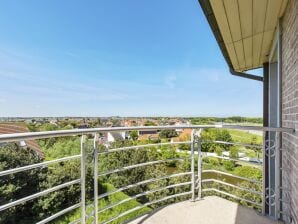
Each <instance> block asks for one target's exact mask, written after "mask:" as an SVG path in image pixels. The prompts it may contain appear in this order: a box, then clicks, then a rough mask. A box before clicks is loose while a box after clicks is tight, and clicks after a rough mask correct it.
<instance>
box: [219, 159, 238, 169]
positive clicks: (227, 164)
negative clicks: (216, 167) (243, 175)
mask: <svg viewBox="0 0 298 224" xmlns="http://www.w3.org/2000/svg"><path fill="white" fill-rule="evenodd" d="M222 165H223V166H224V168H225V169H226V170H228V171H232V170H234V168H235V162H234V161H230V160H224V161H223V162H222Z"/></svg>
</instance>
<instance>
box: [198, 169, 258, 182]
mask: <svg viewBox="0 0 298 224" xmlns="http://www.w3.org/2000/svg"><path fill="white" fill-rule="evenodd" d="M202 173H219V174H222V175H226V176H230V177H236V178H238V179H242V180H246V181H249V182H252V183H256V184H261V183H262V182H261V181H258V180H255V179H249V178H246V177H241V176H238V175H234V174H231V173H226V172H222V171H218V170H203V171H202Z"/></svg>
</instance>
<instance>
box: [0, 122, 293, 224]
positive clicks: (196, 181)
mask: <svg viewBox="0 0 298 224" xmlns="http://www.w3.org/2000/svg"><path fill="white" fill-rule="evenodd" d="M186 128H188V129H192V134H191V141H183V142H173V143H171V142H168V143H156V144H146V145H138V146H127V147H121V148H113V149H108V150H106V151H99V150H98V145H97V141H98V137H99V133H106V132H119V131H132V130H167V129H186ZM204 128H225V129H240V130H258V131H263V132H264V133H266V132H274V133H280V132H287V133H292V132H294V130H293V129H289V128H267V127H257V126H234V125H184V126H146V127H113V128H90V129H73V130H62V131H48V132H30V133H17V134H3V135H0V143H5V142H15V141H23V140H28V139H44V138H52V137H62V136H81V153H80V154H79V155H74V156H68V157H64V158H60V159H56V160H52V161H46V162H42V163H37V164H32V165H27V166H23V167H17V168H14V169H10V170H4V171H0V177H1V176H5V175H10V174H15V173H19V172H23V171H27V170H31V169H36V168H42V167H48V166H49V165H51V164H55V163H59V162H63V161H70V160H78V159H80V166H81V173H80V179H76V180H72V181H69V182H66V183H63V184H60V185H57V186H54V187H52V188H49V189H46V190H44V191H41V192H38V193H35V194H33V195H29V196H26V197H24V198H21V199H18V200H15V201H12V202H9V203H7V204H4V205H0V211H3V210H6V209H9V208H11V207H13V206H16V205H19V204H22V203H24V202H26V201H29V200H32V199H35V198H38V197H41V196H45V195H47V194H49V193H51V192H54V191H57V190H59V189H62V188H65V187H68V186H71V185H75V184H80V189H81V196H80V203H77V204H75V205H72V206H70V207H68V208H66V209H64V210H61V211H59V212H57V213H56V214H52V215H51V216H50V217H47V218H45V219H44V220H41V221H40V222H38V223H39V224H41V223H47V222H49V221H52V220H54V219H56V218H58V217H60V216H61V215H64V214H66V213H68V212H70V211H73V210H75V209H78V208H79V207H80V208H81V217H80V219H78V220H75V221H73V222H72V223H79V222H81V223H83V224H85V223H86V220H87V219H88V218H90V217H93V221H94V223H96V224H97V223H98V219H99V215H100V213H101V212H103V211H105V210H107V209H110V208H112V207H114V206H117V205H119V204H122V203H124V202H126V201H129V200H132V199H136V198H139V197H141V196H145V195H147V194H151V193H154V192H157V191H161V190H164V189H169V188H176V187H179V186H186V185H190V186H191V191H186V192H182V193H177V194H173V195H170V196H166V197H164V198H161V199H158V200H156V201H151V202H147V203H144V204H143V205H140V206H137V207H135V208H133V209H130V210H127V211H125V212H123V213H121V214H118V215H117V216H115V217H113V218H111V219H109V220H106V221H104V222H103V223H110V222H112V221H114V220H116V219H118V218H120V217H123V216H125V215H127V214H129V213H132V212H134V211H136V210H139V209H142V208H144V207H147V206H151V205H153V204H156V203H159V202H162V201H166V200H169V199H172V198H175V197H180V196H186V195H190V196H191V200H192V201H195V200H196V199H200V198H201V196H202V192H217V193H219V194H223V195H226V196H228V197H230V198H234V199H236V200H240V201H245V202H247V203H250V204H253V205H256V206H259V207H261V208H262V209H263V210H264V206H265V204H266V201H268V200H269V202H270V203H272V200H273V199H272V198H274V202H276V200H278V201H279V200H281V199H280V198H278V197H277V196H276V194H274V193H272V194H274V196H272V194H271V192H270V190H269V191H268V189H264V187H263V192H257V191H255V190H251V189H248V188H244V187H240V186H237V185H234V184H231V183H226V182H224V181H222V180H217V179H214V178H211V179H202V173H206V172H213V173H217V174H224V175H227V176H232V177H237V178H239V179H242V180H244V181H248V182H250V183H255V184H261V182H260V181H257V180H253V179H249V178H244V177H240V176H236V175H233V174H229V173H226V172H222V171H218V170H203V169H202V152H201V141H202V139H201V137H200V134H201V131H202V130H203V129H204ZM87 134H92V135H93V169H94V177H93V182H94V198H93V200H94V201H93V206H92V209H93V212H92V213H91V214H86V210H87V206H86V157H87V155H86V147H85V141H86V135H87ZM276 136H278V135H277V134H276ZM213 143H216V144H233V145H242V146H246V147H247V146H250V147H258V148H260V147H263V149H264V150H263V153H265V154H266V153H267V154H268V153H269V154H270V152H271V149H272V146H271V145H270V146H269V147H268V148H269V149H267V148H266V147H264V146H258V145H249V144H241V143H230V142H223V141H213ZM179 144H190V145H191V151H190V157H189V159H190V162H191V169H190V171H189V172H181V173H175V174H171V175H165V176H162V177H158V178H152V179H148V180H144V181H141V182H138V183H135V184H130V185H127V186H123V187H120V188H118V189H116V190H114V191H111V192H107V193H104V194H101V195H99V193H98V177H101V176H107V175H110V174H113V173H118V172H121V171H126V170H129V169H134V168H137V167H143V166H150V165H154V164H159V163H167V162H173V161H178V162H183V161H184V159H182V158H170V159H164V160H156V161H148V162H144V163H140V164H133V165H130V166H125V167H120V168H117V169H114V170H108V171H103V172H99V171H98V156H99V155H103V154H110V153H114V152H119V151H126V150H138V149H141V148H146V147H160V146H165V145H179ZM264 145H266V144H264ZM275 150H277V149H275ZM195 151H196V152H197V155H198V160H197V164H195ZM267 154H266V155H267ZM224 159H231V158H226V157H224ZM232 160H233V159H232ZM195 166H197V170H195ZM180 176H190V177H191V181H186V182H181V183H177V184H171V185H168V186H164V187H160V188H156V189H152V190H149V191H145V192H143V193H139V194H136V195H133V196H131V197H130V198H128V199H124V200H122V201H120V202H117V203H114V204H110V205H108V206H106V207H105V208H101V209H99V208H98V200H99V199H101V198H104V197H107V196H109V195H111V194H114V193H117V192H120V191H124V190H127V189H130V188H133V187H136V186H140V185H143V184H148V183H152V182H154V181H159V180H163V179H171V178H175V177H180ZM207 182H214V183H217V184H221V185H224V186H229V187H233V188H236V189H239V190H242V191H247V192H250V193H253V194H256V195H262V203H261V204H260V203H257V202H254V201H251V200H248V199H245V198H241V197H239V196H236V195H233V194H231V193H227V192H224V191H221V190H219V189H216V188H212V187H211V188H204V189H203V187H202V184H203V183H207ZM263 186H264V178H263ZM278 189H280V186H278ZM267 199H268V200H267Z"/></svg>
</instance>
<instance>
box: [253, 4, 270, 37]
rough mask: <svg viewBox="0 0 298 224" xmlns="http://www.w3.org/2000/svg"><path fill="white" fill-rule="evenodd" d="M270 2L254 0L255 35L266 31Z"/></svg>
mask: <svg viewBox="0 0 298 224" xmlns="http://www.w3.org/2000/svg"><path fill="white" fill-rule="evenodd" d="M267 2H268V0H253V34H254V35H255V34H259V33H261V32H263V31H264V24H265V23H264V21H265V18H266V11H267Z"/></svg>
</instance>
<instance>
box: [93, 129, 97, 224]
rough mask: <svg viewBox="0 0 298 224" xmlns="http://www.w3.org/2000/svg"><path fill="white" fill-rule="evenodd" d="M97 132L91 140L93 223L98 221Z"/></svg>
mask: <svg viewBox="0 0 298 224" xmlns="http://www.w3.org/2000/svg"><path fill="white" fill-rule="evenodd" d="M97 140H98V134H97V133H95V134H94V141H93V148H94V151H93V154H94V155H93V158H94V223H95V224H97V223H98V148H97Z"/></svg>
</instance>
